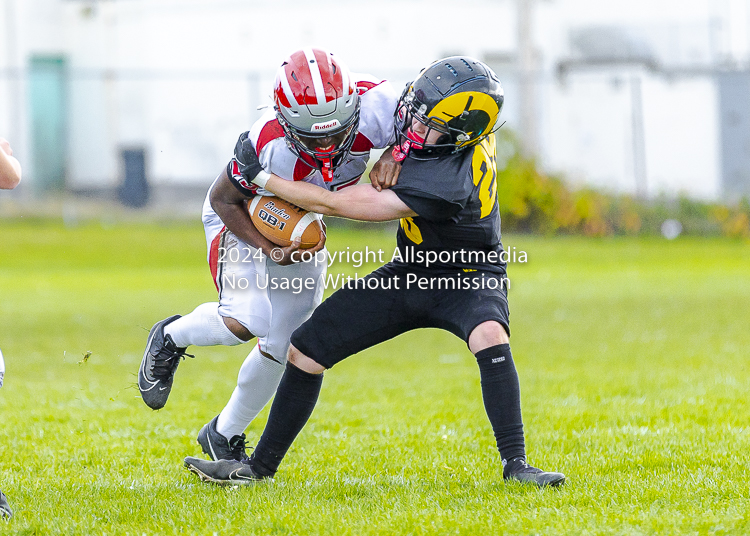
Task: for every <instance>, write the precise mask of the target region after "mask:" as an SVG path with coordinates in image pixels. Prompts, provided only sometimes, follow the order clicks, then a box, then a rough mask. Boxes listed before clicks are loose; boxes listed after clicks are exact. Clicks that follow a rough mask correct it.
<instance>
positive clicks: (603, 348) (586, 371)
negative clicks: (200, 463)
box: [0, 222, 750, 535]
mask: <svg viewBox="0 0 750 536" xmlns="http://www.w3.org/2000/svg"><path fill="white" fill-rule="evenodd" d="M505 242H506V244H507V245H509V246H514V247H516V248H517V250H524V251H526V252H527V254H528V263H526V264H514V265H512V266H511V267H510V280H511V293H510V300H511V312H512V316H511V320H512V322H511V325H512V329H513V339H512V343H513V350H514V357H515V360H516V363H517V367H518V370H519V375H520V378H521V388H522V396H523V409H524V421H525V424H526V433H527V435H526V439H527V447H528V452H529V457H530V461H531V462H532V463H534V464H536V465H538V466H541V467H544V468H549V469H554V470H560V471H563V472H565V473H566V474H567V475H568V484H567V485H566V486H565V487H564V488H563V489H559V490H537V489H532V488H529V487H524V486H521V485H515V484H504V483H503V481H502V478H501V469H500V460H499V456H498V454H497V452H496V451H495V449H494V447H493V440H492V434H491V431H490V428H489V424H488V422H487V418H486V416H485V414H484V409H483V407H482V404H481V394H480V387H479V375H478V370H477V366H476V364H475V362H474V359H473V357H472V356H471V354H470V353H469V352H468V351H467V349H466V347H465V345H464V344H463V343H462V342H461V341H459V340H456V339H455V338H454V337H453V336H452V335H450V334H447V333H443V332H440V331H437V330H424V331H420V332H412V333H409V334H407V335H404V336H402V337H399V338H397V339H395V340H393V341H390V342H388V343H386V344H383V345H381V346H378V347H376V348H373V349H370V350H368V351H367V352H364V353H363V354H362V355H358V356H356V357H354V358H351V359H349V360H347V361H345V362H343V363H342V364H340V365H338V366H337V367H336V368H335V369H333V370H332V371H330V372H329V373H327V374H326V380H325V383H324V387H323V392H322V395H321V399H320V402H319V404H318V407H317V408H316V410H315V413H314V414H313V416H312V419H311V420H310V422H309V424H308V426H307V427H306V428H305V429H304V430H303V432H302V433H301V434H300V437H299V438H298V440H297V442H296V443H295V444H294V446H293V447H292V450H291V451H290V453H289V455H288V457H287V459H286V460H285V462H284V464H283V465H282V467H281V471H280V472H279V474H278V475H277V479H276V481H275V483H273V484H272V485H259V486H257V487H255V488H250V489H224V488H217V487H212V486H208V485H205V484H202V483H199V482H198V481H197V479H196V478H194V476H193V475H191V474H189V473H188V472H187V471H185V470H184V469H183V468H182V458H183V457H184V456H187V455H198V453H199V447H198V446H197V445H196V443H195V436H196V434H197V431H198V430H199V428H200V427H201V426H202V425H203V424H204V423H205V422H207V421H208V420H209V419H211V418H212V417H213V416H214V415H216V414H217V413H218V412H219V411H220V410H221V408H222V407H223V405H224V403H225V402H226V400H227V399H228V397H229V395H230V393H231V391H232V389H233V386H234V382H235V379H236V374H237V370H238V369H239V366H240V364H241V362H242V360H243V359H244V357H245V355H246V354H247V351H249V349H250V347H249V346H247V347H234V348H194V350H195V352H194V353H195V354H196V355H197V357H196V359H195V360H188V361H186V362H184V363H183V364H182V365H181V366H180V369H179V371H178V374H177V378H176V381H175V388H174V390H173V392H172V396H171V398H170V401H169V404H168V405H167V407H166V408H165V409H164V410H162V411H159V412H152V411H150V410H149V409H148V408H147V407H146V406H145V405H144V404H143V403H142V402H141V400H140V397H139V394H138V390H137V388H136V387H135V382H136V371H137V369H138V365H139V363H140V358H141V353H142V351H143V345H144V343H145V340H146V336H147V332H148V329H149V328H150V327H151V325H152V324H153V323H154V322H155V321H157V320H160V319H162V318H164V317H166V316H167V315H170V314H174V313H183V314H184V313H187V312H189V311H190V310H192V308H193V307H194V306H196V305H198V304H200V303H202V302H204V301H213V300H215V291H214V289H213V286H212V283H211V280H210V276H209V275H208V270H207V269H206V267H205V242H204V240H203V234H202V229H201V227H200V226H195V225H190V226H179V225H173V226H161V227H159V226H149V225H140V226H137V225H115V226H114V227H110V228H106V229H103V228H101V227H99V226H97V225H93V224H91V225H86V226H82V227H77V228H73V229H65V228H64V227H62V226H60V225H58V224H55V223H49V222H26V223H9V222H2V223H0V348H2V350H3V352H4V354H5V357H6V365H7V373H6V385H5V387H4V388H3V389H2V390H0V420H1V423H2V424H0V489H2V490H3V491H5V492H6V494H7V495H8V497H9V499H10V501H11V505H12V507H13V508H14V509H15V512H16V515H15V517H14V518H13V520H12V521H11V522H10V523H8V524H7V525H5V524H1V523H0V532H2V533H4V534H5V533H7V534H132V535H136V534H137V535H140V534H144V533H145V534H177V533H180V534H211V533H214V532H215V533H218V534H235V533H242V534H352V535H363V534H425V535H432V534H467V535H469V534H471V535H473V534H746V533H750V513H748V512H750V486H749V485H748V482H750V474H749V473H750V471H749V470H748V467H750V402H749V401H748V395H749V394H750V393H749V390H750V389H749V388H748V385H749V384H750V372H749V371H748V364H749V362H748V348H750V329H748V320H749V319H750V314H749V313H748V311H750V247H748V245H747V244H746V243H742V242H734V241H729V240H700V239H684V240H682V239H681V240H677V241H675V242H666V241H664V240H658V239H641V240H638V239H606V240H593V239H581V238H538V237H527V236H511V237H507V238H506V240H505ZM365 245H368V246H369V247H370V248H378V247H382V248H383V249H386V250H387V251H392V249H393V239H392V236H391V234H390V233H388V234H386V233H376V232H372V231H370V232H369V233H368V232H365V231H363V230H360V231H346V230H344V229H334V232H332V233H331V238H330V240H329V247H330V248H331V249H333V250H341V249H345V248H346V246H349V247H351V248H352V249H355V248H362V247H364V246H365ZM339 268H340V267H337V268H336V270H339ZM370 268H372V266H370ZM351 271H355V270H351ZM356 271H357V272H359V273H360V275H362V273H364V272H366V271H367V270H364V269H359V270H356ZM89 351H90V352H92V354H91V357H90V358H89V359H88V361H87V362H85V363H79V362H80V361H82V359H83V355H84V354H85V353H86V352H89ZM266 416H267V411H266V412H263V413H262V414H261V416H260V417H259V418H258V419H257V421H256V422H254V423H253V424H252V425H251V426H250V429H249V431H248V435H249V439H250V441H251V443H254V442H255V441H256V440H257V438H258V436H259V434H260V432H261V431H262V428H263V425H264V423H265V419H266Z"/></svg>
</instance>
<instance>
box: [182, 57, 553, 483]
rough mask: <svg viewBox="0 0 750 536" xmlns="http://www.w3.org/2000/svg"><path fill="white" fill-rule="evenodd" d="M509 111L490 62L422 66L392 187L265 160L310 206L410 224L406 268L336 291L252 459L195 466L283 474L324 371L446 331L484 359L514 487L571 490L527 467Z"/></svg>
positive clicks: (290, 368) (224, 472)
mask: <svg viewBox="0 0 750 536" xmlns="http://www.w3.org/2000/svg"><path fill="white" fill-rule="evenodd" d="M502 105H503V93H502V87H501V85H500V82H499V81H498V79H497V77H496V75H495V74H494V73H493V72H492V71H491V70H490V69H489V68H488V67H487V66H486V65H484V64H483V63H481V62H479V61H477V60H474V59H471V58H466V57H451V58H446V59H444V60H440V61H438V62H435V63H433V64H432V65H430V66H429V67H428V68H427V69H425V70H424V71H422V73H421V74H420V75H419V77H417V79H416V80H415V81H414V82H412V83H411V84H409V85H407V88H406V89H405V91H404V93H403V95H402V96H401V99H400V101H399V107H398V109H397V112H396V134H397V137H398V145H397V146H396V147H395V148H394V151H393V153H394V157H396V159H397V160H401V161H403V166H402V170H401V173H400V175H399V176H398V180H397V182H396V184H395V185H394V186H392V187H391V188H390V189H386V190H383V191H377V190H376V189H374V188H372V187H371V186H370V185H358V186H355V187H351V188H347V189H345V190H342V191H340V192H327V191H324V190H322V189H320V188H315V187H314V186H310V185H306V184H300V183H296V184H295V183H291V182H289V181H283V180H281V179H278V178H275V177H273V176H269V175H268V174H266V173H265V172H263V171H261V170H260V166H259V165H258V166H257V167H256V168H255V169H256V170H257V171H258V175H257V176H255V177H253V173H252V172H250V173H248V175H249V177H248V178H249V179H252V180H253V181H254V182H256V183H259V184H261V185H262V186H263V187H264V188H266V189H267V190H269V191H271V192H274V193H275V194H277V195H279V196H280V197H283V198H285V199H287V200H289V201H291V202H293V203H296V204H298V205H300V206H302V207H304V208H306V209H308V210H314V211H316V212H320V213H323V214H328V215H333V216H342V217H348V218H353V219H360V220H366V221H383V220H391V219H396V218H401V226H400V228H399V231H398V247H399V253H400V259H395V260H394V261H393V262H390V263H388V264H386V265H385V266H383V267H381V268H379V269H378V270H376V271H375V272H373V273H371V274H369V275H368V276H367V277H365V278H364V279H361V280H359V281H355V282H352V283H351V284H350V285H349V286H348V287H345V288H343V289H341V290H339V291H337V292H335V293H334V294H333V295H332V296H331V297H330V298H328V299H327V300H326V301H324V302H323V304H322V305H320V306H319V307H318V308H317V309H316V310H315V312H314V313H313V315H312V317H311V318H310V319H309V320H308V321H307V322H305V323H304V324H303V325H302V326H300V328H298V329H297V330H296V331H295V332H294V334H293V335H292V346H291V348H290V350H289V361H288V364H287V369H286V371H285V373H284V377H283V378H282V380H281V384H280V385H279V388H278V390H277V393H276V398H275V400H274V403H273V406H272V408H271V413H270V415H269V418H268V424H267V425H266V428H265V430H264V432H263V435H262V437H261V439H260V441H259V443H258V445H257V447H256V449H255V451H254V453H253V455H252V457H251V459H250V460H249V461H248V462H246V463H240V462H226V461H220V462H210V461H206V460H202V459H198V458H186V460H185V464H186V466H187V467H188V468H189V469H190V470H191V471H193V472H195V473H196V474H198V475H199V476H200V477H201V478H203V479H204V480H207V481H211V482H217V483H233V484H234V483H250V482H253V481H257V480H261V479H263V478H270V477H273V475H274V474H275V473H276V470H277V469H278V466H279V464H280V462H281V460H282V459H283V457H284V455H285V454H286V452H287V450H288V449H289V447H290V446H291V444H292V442H293V441H294V439H295V437H296V436H297V434H298V433H299V431H300V430H301V429H302V427H303V426H304V425H305V423H306V422H307V420H308V418H309V416H310V414H311V413H312V411H313V408H314V406H315V403H316V401H317V398H318V394H319V391H320V387H321V385H322V381H323V374H322V373H323V371H324V370H325V369H328V368H331V367H332V366H333V365H335V364H336V363H338V362H339V361H341V360H343V359H345V358H346V357H348V356H350V355H352V354H355V353H357V352H359V351H361V350H364V349H365V348H369V347H371V346H374V345H376V344H378V343H380V342H383V341H385V340H388V339H390V338H393V337H395V336H397V335H399V334H401V333H404V332H406V331H410V330H412V329H417V328H427V327H434V328H441V329H445V330H447V331H450V332H451V333H454V334H455V335H456V336H458V337H460V338H461V339H463V340H464V341H466V343H467V345H468V346H469V349H470V350H471V352H472V353H473V354H474V355H475V356H476V358H477V362H478V364H479V370H480V375H481V379H482V396H483V400H484V405H485V409H486V411H487V415H488V417H489V420H490V423H491V424H492V428H493V431H494V433H495V438H496V441H497V447H498V450H499V451H500V454H501V456H502V458H503V466H504V470H503V476H504V478H506V479H515V480H520V481H523V482H532V483H535V484H537V485H539V486H556V485H559V484H562V483H563V482H564V481H565V477H564V475H562V474H561V473H554V472H545V471H542V470H540V469H537V468H534V467H532V466H530V465H528V464H527V463H526V453H525V444H524V434H523V422H522V419H521V404H520V391H519V385H518V374H517V373H516V369H515V365H514V363H513V357H512V355H511V351H510V345H509V333H510V330H509V325H508V315H509V313H508V303H507V299H506V283H507V279H506V278H505V265H504V264H503V262H502V261H501V256H500V253H501V252H502V244H501V241H500V215H499V211H498V205H497V183H496V179H497V171H496V166H495V145H494V135H493V132H494V130H495V129H496V127H497V124H498V116H499V114H500V111H501V109H502ZM388 182H391V183H392V181H388Z"/></svg>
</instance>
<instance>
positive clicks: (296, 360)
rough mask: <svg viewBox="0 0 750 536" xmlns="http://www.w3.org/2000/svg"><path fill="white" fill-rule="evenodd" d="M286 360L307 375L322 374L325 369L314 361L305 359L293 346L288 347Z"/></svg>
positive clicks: (308, 358)
mask: <svg viewBox="0 0 750 536" xmlns="http://www.w3.org/2000/svg"><path fill="white" fill-rule="evenodd" d="M287 360H288V361H289V363H291V364H292V365H294V366H295V367H297V368H298V369H300V370H304V371H305V372H307V373H309V374H322V373H323V372H324V371H325V367H324V366H323V365H321V364H320V363H318V362H317V361H315V360H314V359H312V358H310V357H307V356H306V355H305V354H303V353H302V352H300V351H299V350H298V349H297V348H295V346H294V345H293V344H292V345H290V346H289V353H288V354H287Z"/></svg>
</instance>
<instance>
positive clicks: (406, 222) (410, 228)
mask: <svg viewBox="0 0 750 536" xmlns="http://www.w3.org/2000/svg"><path fill="white" fill-rule="evenodd" d="M400 223H401V228H402V229H403V230H404V233H405V234H406V237H407V238H408V239H409V240H411V241H412V242H414V243H415V244H421V243H422V231H420V230H419V227H417V224H416V223H414V219H413V218H411V217H409V218H401V222H400Z"/></svg>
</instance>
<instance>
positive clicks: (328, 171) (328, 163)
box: [315, 147, 333, 182]
mask: <svg viewBox="0 0 750 536" xmlns="http://www.w3.org/2000/svg"><path fill="white" fill-rule="evenodd" d="M332 152H333V147H330V148H328V149H321V150H320V151H316V152H315V158H316V159H318V160H319V161H320V163H321V164H322V166H321V168H320V173H321V174H322V175H323V181H324V182H331V181H332V180H333V158H331V157H330V153H332ZM327 155H328V156H327ZM321 156H322V158H320V157H321Z"/></svg>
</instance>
